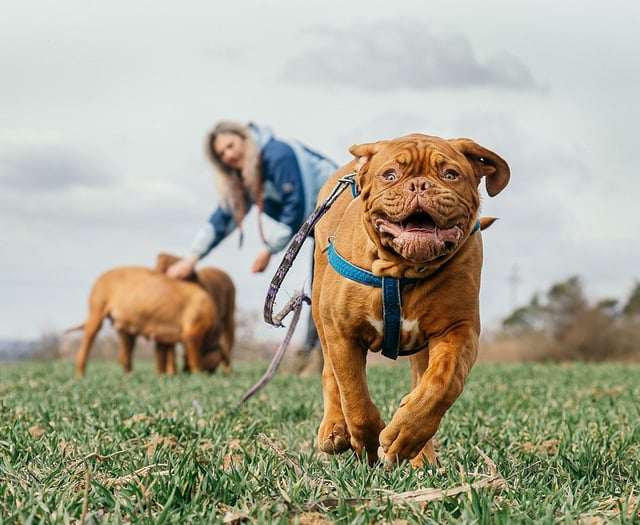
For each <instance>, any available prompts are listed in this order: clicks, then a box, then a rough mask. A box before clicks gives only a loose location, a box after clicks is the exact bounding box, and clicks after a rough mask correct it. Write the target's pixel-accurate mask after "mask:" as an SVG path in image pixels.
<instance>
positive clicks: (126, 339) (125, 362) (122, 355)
mask: <svg viewBox="0 0 640 525" xmlns="http://www.w3.org/2000/svg"><path fill="white" fill-rule="evenodd" d="M118 339H119V340H120V351H119V353H118V361H119V362H120V364H121V365H122V367H123V368H124V371H125V372H126V373H127V374H128V373H129V372H131V369H132V364H131V361H132V355H133V345H134V344H135V342H136V336H135V335H132V334H130V333H128V332H125V331H122V330H118Z"/></svg>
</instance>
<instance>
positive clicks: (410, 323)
mask: <svg viewBox="0 0 640 525" xmlns="http://www.w3.org/2000/svg"><path fill="white" fill-rule="evenodd" d="M367 321H369V324H370V325H371V326H373V328H374V329H375V331H376V332H378V334H379V335H380V336H381V337H382V336H383V332H384V321H383V320H382V319H374V318H373V317H371V316H369V317H367ZM419 335H420V331H419V330H418V320H417V319H413V320H412V319H402V336H403V337H402V339H403V341H404V338H405V337H407V338H408V341H407V342H406V345H403V346H406V347H407V348H411V347H413V346H415V345H416V343H417V341H418V336H419Z"/></svg>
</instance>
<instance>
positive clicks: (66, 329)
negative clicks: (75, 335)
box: [62, 323, 84, 334]
mask: <svg viewBox="0 0 640 525" xmlns="http://www.w3.org/2000/svg"><path fill="white" fill-rule="evenodd" d="M76 330H84V323H80V324H76V325H74V326H70V327H69V328H65V329H64V331H63V332H62V333H63V334H68V333H69V332H75V331H76Z"/></svg>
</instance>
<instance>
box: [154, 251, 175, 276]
mask: <svg viewBox="0 0 640 525" xmlns="http://www.w3.org/2000/svg"><path fill="white" fill-rule="evenodd" d="M179 260H180V257H176V256H175V255H171V254H170V253H159V254H158V256H157V257H156V270H158V271H160V272H162V273H165V272H166V271H167V268H169V266H171V265H172V264H173V263H175V262H178V261H179Z"/></svg>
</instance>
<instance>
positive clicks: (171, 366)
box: [165, 345, 178, 376]
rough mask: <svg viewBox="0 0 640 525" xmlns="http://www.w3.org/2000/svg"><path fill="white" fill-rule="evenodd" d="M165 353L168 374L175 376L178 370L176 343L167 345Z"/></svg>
mask: <svg viewBox="0 0 640 525" xmlns="http://www.w3.org/2000/svg"><path fill="white" fill-rule="evenodd" d="M165 355H166V356H167V358H166V363H167V369H166V370H167V375H169V376H174V375H176V372H177V370H178V365H177V364H176V345H167V347H166V349H165Z"/></svg>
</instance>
